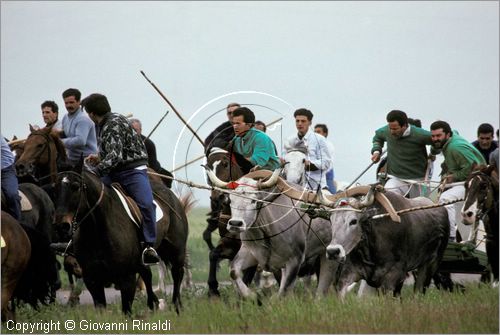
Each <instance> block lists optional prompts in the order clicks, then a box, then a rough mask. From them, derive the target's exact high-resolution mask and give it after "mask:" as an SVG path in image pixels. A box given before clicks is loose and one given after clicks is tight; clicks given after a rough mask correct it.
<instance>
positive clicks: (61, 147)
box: [49, 128, 68, 161]
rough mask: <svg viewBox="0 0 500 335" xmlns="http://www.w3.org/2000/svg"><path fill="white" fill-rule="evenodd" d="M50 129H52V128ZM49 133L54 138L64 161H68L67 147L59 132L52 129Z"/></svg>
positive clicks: (59, 154) (58, 152)
mask: <svg viewBox="0 0 500 335" xmlns="http://www.w3.org/2000/svg"><path fill="white" fill-rule="evenodd" d="M49 129H50V130H52V128H49ZM49 135H50V137H51V138H52V140H54V144H55V145H56V150H57V154H58V156H59V157H60V158H61V160H62V161H66V159H67V158H68V156H67V155H66V148H65V147H64V143H63V142H62V141H61V138H60V137H59V134H58V133H57V132H55V131H50V133H49Z"/></svg>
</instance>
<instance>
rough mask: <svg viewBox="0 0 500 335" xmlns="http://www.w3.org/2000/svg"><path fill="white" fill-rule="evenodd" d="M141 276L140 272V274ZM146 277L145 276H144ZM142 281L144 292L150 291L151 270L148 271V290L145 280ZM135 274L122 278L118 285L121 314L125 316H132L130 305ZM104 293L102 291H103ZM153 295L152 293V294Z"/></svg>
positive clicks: (133, 293)
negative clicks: (144, 286) (144, 285)
mask: <svg viewBox="0 0 500 335" xmlns="http://www.w3.org/2000/svg"><path fill="white" fill-rule="evenodd" d="M141 275H142V272H141ZM146 277H147V275H146ZM143 279H144V283H145V284H146V290H151V292H152V288H151V285H152V283H151V270H150V271H149V288H148V281H147V278H146V279H145V278H144V277H143ZM135 282H136V280H135V273H132V274H129V275H127V276H124V277H123V280H122V281H121V282H120V283H119V286H120V295H121V298H122V312H123V314H125V315H129V316H130V315H131V314H132V303H133V302H134V296H135ZM103 292H104V289H103ZM153 295H154V293H153ZM148 302H149V295H148Z"/></svg>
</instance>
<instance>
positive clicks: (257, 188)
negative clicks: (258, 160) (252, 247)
mask: <svg viewBox="0 0 500 335" xmlns="http://www.w3.org/2000/svg"><path fill="white" fill-rule="evenodd" d="M205 168H206V170H207V174H208V177H209V178H210V181H211V182H212V185H214V186H217V187H220V188H227V189H233V192H232V193H231V194H230V196H229V199H230V202H231V219H230V220H229V221H228V223H227V229H228V230H229V231H230V232H241V231H245V230H247V229H249V227H250V226H251V225H252V224H253V223H254V222H255V221H256V220H257V214H258V211H259V209H260V206H261V203H262V202H260V201H261V200H263V199H265V198H266V197H267V196H268V194H267V193H266V192H262V191H261V190H263V189H266V188H270V187H273V186H274V185H276V182H277V181H278V178H279V174H280V172H281V170H280V169H277V170H275V171H274V172H273V174H272V175H271V177H270V178H269V179H268V180H267V181H260V180H255V179H252V178H248V177H245V176H243V177H241V178H240V179H238V180H237V181H236V182H225V181H222V180H220V179H219V178H217V176H216V175H215V173H214V172H213V171H212V170H210V169H209V168H208V167H205Z"/></svg>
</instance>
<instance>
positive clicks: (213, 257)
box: [207, 243, 224, 297]
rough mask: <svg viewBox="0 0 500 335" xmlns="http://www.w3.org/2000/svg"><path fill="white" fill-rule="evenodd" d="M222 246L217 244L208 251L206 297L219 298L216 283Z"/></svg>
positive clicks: (217, 283)
mask: <svg viewBox="0 0 500 335" xmlns="http://www.w3.org/2000/svg"><path fill="white" fill-rule="evenodd" d="M223 248H224V245H223V244H222V243H219V245H217V247H215V248H213V249H212V250H210V253H209V256H208V259H209V262H210V265H209V270H208V281H207V284H208V296H209V297H210V296H220V292H219V282H218V281H217V266H218V265H219V262H220V261H221V259H222V257H221V253H222V249H223Z"/></svg>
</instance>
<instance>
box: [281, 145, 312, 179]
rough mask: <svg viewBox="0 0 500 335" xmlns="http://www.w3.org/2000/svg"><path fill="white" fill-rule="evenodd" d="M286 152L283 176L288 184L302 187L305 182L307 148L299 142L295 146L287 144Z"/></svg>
mask: <svg viewBox="0 0 500 335" xmlns="http://www.w3.org/2000/svg"><path fill="white" fill-rule="evenodd" d="M285 151H286V154H285V156H284V160H285V166H284V168H283V174H284V175H285V176H286V180H287V181H288V182H291V183H294V184H299V185H301V184H302V183H303V182H304V173H305V166H304V162H305V161H306V158H307V147H306V145H305V143H304V142H303V141H298V142H296V143H294V144H293V145H290V144H289V143H285Z"/></svg>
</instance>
